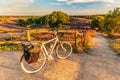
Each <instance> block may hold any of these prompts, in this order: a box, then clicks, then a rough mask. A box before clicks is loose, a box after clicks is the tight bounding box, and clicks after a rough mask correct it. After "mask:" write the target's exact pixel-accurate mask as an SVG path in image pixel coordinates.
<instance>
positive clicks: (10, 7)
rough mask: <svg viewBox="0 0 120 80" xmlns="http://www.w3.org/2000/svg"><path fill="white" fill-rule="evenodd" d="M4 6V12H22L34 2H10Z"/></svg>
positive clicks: (24, 0)
mask: <svg viewBox="0 0 120 80" xmlns="http://www.w3.org/2000/svg"><path fill="white" fill-rule="evenodd" d="M5 1H6V4H4V8H3V9H4V11H14V10H22V9H25V8H26V7H28V6H29V5H31V4H33V3H34V1H35V0H11V1H10V2H7V0H5Z"/></svg>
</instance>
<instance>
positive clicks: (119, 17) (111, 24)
mask: <svg viewBox="0 0 120 80" xmlns="http://www.w3.org/2000/svg"><path fill="white" fill-rule="evenodd" d="M91 27H92V28H93V29H95V28H98V30H99V31H101V32H106V33H109V34H114V33H120V8H119V7H118V8H114V9H113V10H110V11H109V12H108V13H107V14H106V15H101V16H96V17H94V18H93V20H92V22H91Z"/></svg>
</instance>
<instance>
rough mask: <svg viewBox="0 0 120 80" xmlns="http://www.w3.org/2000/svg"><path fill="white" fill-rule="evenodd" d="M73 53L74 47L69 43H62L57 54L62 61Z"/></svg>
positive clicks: (57, 49)
mask: <svg viewBox="0 0 120 80" xmlns="http://www.w3.org/2000/svg"><path fill="white" fill-rule="evenodd" d="M71 53H72V46H71V44H70V43H68V42H61V44H60V45H58V46H57V47H56V54H57V56H58V58H60V59H66V58H68V57H69V56H70V55H71Z"/></svg>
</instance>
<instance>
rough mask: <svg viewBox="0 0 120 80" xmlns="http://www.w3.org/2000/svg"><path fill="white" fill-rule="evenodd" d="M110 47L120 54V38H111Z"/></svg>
mask: <svg viewBox="0 0 120 80" xmlns="http://www.w3.org/2000/svg"><path fill="white" fill-rule="evenodd" d="M110 47H111V48H112V49H113V50H114V51H115V52H117V53H118V55H120V39H110Z"/></svg>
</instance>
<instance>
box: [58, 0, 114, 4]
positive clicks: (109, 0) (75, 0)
mask: <svg viewBox="0 0 120 80" xmlns="http://www.w3.org/2000/svg"><path fill="white" fill-rule="evenodd" d="M57 1H58V2H65V3H66V4H73V3H86V2H106V3H114V2H115V1H116V0H57Z"/></svg>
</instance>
